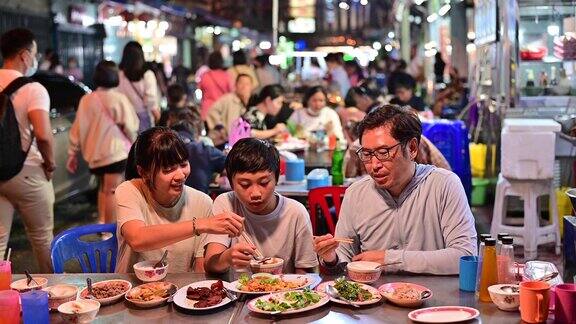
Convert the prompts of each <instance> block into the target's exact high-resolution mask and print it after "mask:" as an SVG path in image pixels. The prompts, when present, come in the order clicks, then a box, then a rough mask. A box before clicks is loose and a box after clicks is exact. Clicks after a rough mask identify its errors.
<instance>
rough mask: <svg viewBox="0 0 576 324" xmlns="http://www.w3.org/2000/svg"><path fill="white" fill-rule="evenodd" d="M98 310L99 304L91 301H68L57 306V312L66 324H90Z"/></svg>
mask: <svg viewBox="0 0 576 324" xmlns="http://www.w3.org/2000/svg"><path fill="white" fill-rule="evenodd" d="M99 310H100V303H99V302H98V301H96V300H92V299H79V300H74V301H69V302H66V303H64V304H62V305H60V306H58V312H60V314H61V316H62V319H64V321H65V322H67V323H90V322H92V321H93V320H94V319H95V318H96V315H97V314H98V311H99Z"/></svg>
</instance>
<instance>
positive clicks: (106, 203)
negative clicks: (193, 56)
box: [66, 61, 138, 234]
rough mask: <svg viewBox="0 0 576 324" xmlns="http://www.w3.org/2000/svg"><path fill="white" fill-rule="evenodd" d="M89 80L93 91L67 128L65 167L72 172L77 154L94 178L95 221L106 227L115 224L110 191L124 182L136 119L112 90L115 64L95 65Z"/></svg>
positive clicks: (116, 83) (116, 75)
mask: <svg viewBox="0 0 576 324" xmlns="http://www.w3.org/2000/svg"><path fill="white" fill-rule="evenodd" d="M93 79H94V85H95V86H96V87H97V88H96V91H93V92H92V93H89V94H86V95H85V96H83V97H82V99H81V100H80V104H79V105H78V111H77V112H76V119H75V120H74V123H73V124H72V128H71V129H70V134H69V136H70V145H69V147H68V161H67V163H66V168H67V169H68V171H69V172H70V173H76V170H77V169H78V152H80V151H81V152H82V155H83V157H84V160H86V161H87V162H88V167H89V168H90V172H91V173H92V174H94V175H96V176H97V178H98V187H99V188H98V189H99V190H98V222H99V223H107V224H110V223H113V222H115V221H116V213H115V211H116V200H115V199H114V191H115V190H116V187H117V186H118V185H120V183H122V181H123V180H124V177H123V174H124V169H125V168H126V158H128V152H129V151H130V146H131V145H132V143H134V141H135V140H136V136H137V135H138V134H137V132H138V116H137V115H136V112H135V111H134V108H133V107H132V104H131V103H130V100H128V98H126V96H125V95H123V94H122V93H120V92H119V91H118V90H116V89H115V88H116V87H117V86H118V83H119V80H118V67H117V66H116V63H114V62H112V61H101V62H100V63H98V65H96V70H95V72H94V78H93ZM108 234H109V233H108Z"/></svg>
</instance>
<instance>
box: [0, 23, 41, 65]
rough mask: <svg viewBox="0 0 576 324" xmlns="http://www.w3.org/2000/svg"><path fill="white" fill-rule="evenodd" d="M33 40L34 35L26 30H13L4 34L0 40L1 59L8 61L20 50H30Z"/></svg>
mask: <svg viewBox="0 0 576 324" xmlns="http://www.w3.org/2000/svg"><path fill="white" fill-rule="evenodd" d="M34 40H35V37H34V34H33V33H32V32H31V31H30V30H28V29H26V28H15V29H11V30H9V31H7V32H5V33H4V34H2V37H1V38H0V52H1V53H2V58H4V59H9V58H12V57H14V56H15V55H16V54H18V53H20V51H22V50H26V49H28V50H30V49H32V45H33V44H34Z"/></svg>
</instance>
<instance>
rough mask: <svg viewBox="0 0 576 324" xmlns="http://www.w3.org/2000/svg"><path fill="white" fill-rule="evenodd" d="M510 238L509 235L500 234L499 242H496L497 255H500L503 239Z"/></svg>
mask: <svg viewBox="0 0 576 324" xmlns="http://www.w3.org/2000/svg"><path fill="white" fill-rule="evenodd" d="M506 236H510V234H508V233H498V236H497V238H498V241H496V254H500V249H501V248H502V238H503V237H506Z"/></svg>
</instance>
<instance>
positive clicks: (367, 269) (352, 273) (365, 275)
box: [346, 261, 382, 283]
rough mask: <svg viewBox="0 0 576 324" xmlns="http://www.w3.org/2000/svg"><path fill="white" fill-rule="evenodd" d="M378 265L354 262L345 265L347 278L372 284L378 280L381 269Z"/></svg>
mask: <svg viewBox="0 0 576 324" xmlns="http://www.w3.org/2000/svg"><path fill="white" fill-rule="evenodd" d="M379 266H380V263H377V262H370V261H355V262H350V263H348V264H347V265H346V270H347V271H348V277H349V278H350V280H352V281H356V282H361V283H373V282H375V281H376V280H378V279H379V278H380V274H381V273H382V268H380V267H379Z"/></svg>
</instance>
